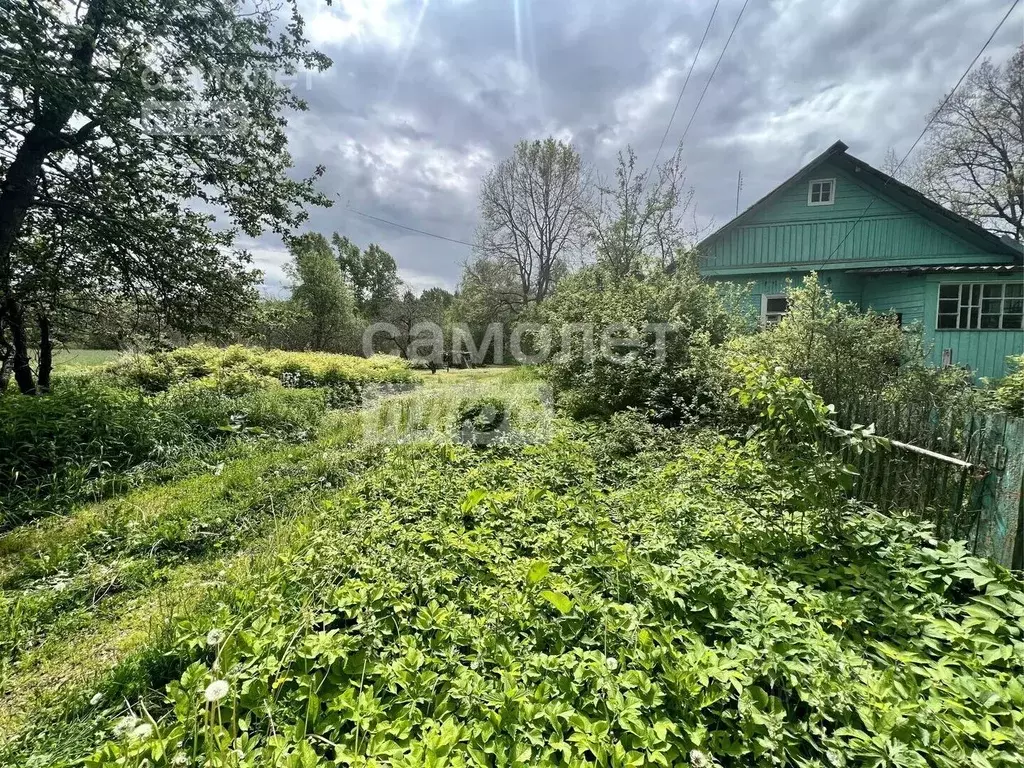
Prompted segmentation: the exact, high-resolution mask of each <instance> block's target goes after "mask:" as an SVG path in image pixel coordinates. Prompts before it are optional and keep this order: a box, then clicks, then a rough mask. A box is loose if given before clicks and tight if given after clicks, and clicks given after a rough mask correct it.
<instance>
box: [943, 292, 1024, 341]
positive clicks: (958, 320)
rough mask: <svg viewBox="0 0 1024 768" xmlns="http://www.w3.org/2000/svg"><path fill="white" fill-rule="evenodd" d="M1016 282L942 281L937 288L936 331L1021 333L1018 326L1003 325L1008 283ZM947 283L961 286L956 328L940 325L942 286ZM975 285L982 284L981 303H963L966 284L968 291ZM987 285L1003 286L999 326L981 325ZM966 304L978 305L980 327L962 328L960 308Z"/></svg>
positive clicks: (970, 305)
mask: <svg viewBox="0 0 1024 768" xmlns="http://www.w3.org/2000/svg"><path fill="white" fill-rule="evenodd" d="M1015 284H1016V282H1015V281H1006V282H1002V281H995V280H993V281H990V282H987V283H979V282H973V283H971V282H962V281H961V282H942V283H939V285H938V287H937V288H936V289H935V331H936V333H942V332H944V331H954V332H955V331H970V332H977V331H997V332H1000V333H1020V329H1017V328H1003V327H1002V326H1003V316H1004V315H1005V314H1007V312H1006V303H1005V296H1006V286H1007V285H1015ZM947 285H955V286H958V287H959V296H958V297H957V300H956V302H957V305H956V327H955V328H940V327H939V318H940V317H942V288H943V287H944V286H947ZM975 285H980V286H982V289H981V297H980V298H979V299H978V301H979V303H978V304H977V305H975V304H972V303H968V304H961V301H962V299H963V289H964V286H968V291H970V290H971V289H973V287H974V286H975ZM986 285H1001V286H1003V291H1002V298H1003V300H1001V301H1000V304H999V326H998V327H997V328H982V327H981V309H982V307H983V306H985V288H984V286H986ZM965 306H966V307H973V306H977V307H978V327H976V328H961V327H960V310H961V309H962V308H963V307H965ZM947 314H949V313H947ZM1014 314H1016V313H1014Z"/></svg>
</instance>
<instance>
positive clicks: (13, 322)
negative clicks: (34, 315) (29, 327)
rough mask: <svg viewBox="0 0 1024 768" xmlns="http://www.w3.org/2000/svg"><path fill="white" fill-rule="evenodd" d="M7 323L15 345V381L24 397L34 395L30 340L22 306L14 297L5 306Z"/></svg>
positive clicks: (34, 386)
mask: <svg viewBox="0 0 1024 768" xmlns="http://www.w3.org/2000/svg"><path fill="white" fill-rule="evenodd" d="M5 309H6V313H7V323H8V324H9V325H10V327H11V342H12V343H13V344H14V380H15V381H16V382H17V383H18V389H19V390H21V394H23V395H34V394H35V393H36V385H35V381H34V377H33V376H32V366H31V365H29V358H28V339H27V338H26V336H25V316H24V313H23V312H22V309H21V306H20V305H19V304H18V302H17V301H15V300H14V298H13V297H9V298H8V299H7V302H6V304H5Z"/></svg>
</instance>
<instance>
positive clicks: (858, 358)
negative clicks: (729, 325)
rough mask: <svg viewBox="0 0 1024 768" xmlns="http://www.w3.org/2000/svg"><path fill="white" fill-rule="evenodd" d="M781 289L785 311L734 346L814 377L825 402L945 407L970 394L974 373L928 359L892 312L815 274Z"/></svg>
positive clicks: (916, 334)
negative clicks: (863, 303) (840, 297)
mask: <svg viewBox="0 0 1024 768" xmlns="http://www.w3.org/2000/svg"><path fill="white" fill-rule="evenodd" d="M786 293H787V296H788V297H789V312H788V314H786V316H785V317H783V318H782V320H781V321H780V322H779V323H778V324H777V325H775V326H773V327H770V328H766V329H764V330H762V331H760V332H759V333H755V334H753V335H750V336H745V337H740V338H738V339H737V340H736V341H735V342H733V349H734V350H735V351H737V352H738V353H739V354H741V355H745V356H747V357H752V358H756V359H758V360H761V361H763V362H764V363H765V364H766V365H768V366H770V367H774V366H779V367H781V368H782V369H783V370H784V371H786V373H788V374H789V375H791V376H799V377H801V378H803V379H805V380H807V381H809V382H811V383H812V384H813V386H814V389H815V391H816V392H817V393H818V394H820V395H821V396H822V397H823V398H824V399H825V401H826V402H829V403H836V404H839V403H851V402H856V401H857V400H859V399H864V398H866V399H869V400H882V401H885V402H889V403H900V404H913V405H915V406H921V405H924V406H943V407H948V406H953V405H954V404H957V403H959V404H968V403H969V402H971V401H972V398H973V389H972V387H971V379H970V377H969V375H967V374H966V373H965V372H964V371H963V370H962V369H958V368H945V369H941V368H934V367H932V366H931V365H930V364H928V362H927V361H926V359H925V350H924V348H923V343H922V338H921V331H920V329H919V328H918V329H909V330H905V329H901V328H900V326H899V325H898V324H897V323H896V322H895V318H894V317H892V316H889V315H880V314H878V313H875V312H873V311H871V310H869V311H867V312H861V311H860V309H858V308H857V307H856V306H855V305H853V304H848V303H843V302H839V301H836V300H835V298H833V296H832V292H831V291H830V290H829V289H827V288H825V287H823V286H822V285H821V283H820V282H819V280H818V276H817V275H816V274H814V273H812V274H810V275H808V276H807V277H806V278H804V281H803V283H802V285H800V286H792V285H791V286H788V288H787V290H786Z"/></svg>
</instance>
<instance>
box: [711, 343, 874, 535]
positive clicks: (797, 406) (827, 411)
mask: <svg viewBox="0 0 1024 768" xmlns="http://www.w3.org/2000/svg"><path fill="white" fill-rule="evenodd" d="M731 367H732V371H733V373H734V374H735V375H736V376H737V378H738V380H739V383H738V384H737V385H736V386H735V387H734V388H733V389H732V390H731V394H732V396H733V397H734V398H736V401H737V403H738V404H739V406H740V408H741V409H742V411H743V414H742V415H743V416H744V417H745V420H746V422H747V424H748V425H749V427H748V429H747V432H746V438H747V440H748V441H753V442H754V443H755V447H756V449H757V450H758V452H759V453H760V454H761V455H762V458H763V459H764V461H765V463H766V467H765V468H766V470H767V471H766V472H765V473H764V474H763V475H761V476H760V480H761V482H762V483H764V482H767V483H768V484H769V488H768V489H767V490H768V491H769V492H768V499H770V502H769V507H770V508H769V509H767V510H764V514H765V522H766V523H768V524H769V526H770V527H773V528H776V529H785V530H786V531H787V532H789V533H796V534H806V533H834V532H835V531H836V530H837V529H838V527H839V526H840V524H841V523H842V521H843V519H844V517H845V516H846V513H847V512H848V511H849V510H850V507H851V502H850V500H849V499H848V496H847V495H848V492H849V491H850V489H851V488H852V486H853V480H854V478H855V477H856V476H857V472H856V469H855V468H854V467H853V465H851V464H848V463H846V461H844V456H854V455H858V454H860V453H861V452H863V451H875V450H878V449H879V448H888V445H889V444H888V441H887V440H885V439H884V438H881V437H878V436H877V435H875V434H874V426H873V425H871V426H867V427H865V426H862V425H858V424H855V425H853V428H852V429H850V430H844V429H841V428H840V427H839V426H838V424H837V423H836V421H835V419H834V415H835V407H834V406H832V405H826V404H825V401H824V400H822V399H821V397H820V396H819V395H818V394H816V393H815V392H814V390H812V389H811V387H810V385H808V384H807V382H805V381H804V380H803V379H801V378H799V377H797V376H788V375H786V373H785V372H784V371H783V370H782V368H779V367H769V366H767V365H764V364H763V363H759V362H755V361H751V360H749V359H738V360H734V361H733V362H732V364H731Z"/></svg>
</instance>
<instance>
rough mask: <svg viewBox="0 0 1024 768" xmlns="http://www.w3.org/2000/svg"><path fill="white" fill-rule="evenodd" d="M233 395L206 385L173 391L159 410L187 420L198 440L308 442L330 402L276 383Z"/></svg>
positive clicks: (319, 395)
mask: <svg viewBox="0 0 1024 768" xmlns="http://www.w3.org/2000/svg"><path fill="white" fill-rule="evenodd" d="M270 382H271V383H270V385H264V386H261V387H258V388H254V389H250V390H248V391H239V392H238V394H236V395H232V394H229V393H228V392H226V391H224V390H221V389H219V388H218V387H217V386H216V385H215V384H214V383H213V382H209V383H208V382H207V381H206V380H202V381H194V382H186V383H183V384H178V385H175V386H173V387H171V389H170V390H168V391H167V392H166V393H163V394H162V395H160V396H158V398H157V404H156V407H157V408H167V409H169V410H171V411H173V412H175V413H177V414H179V415H180V416H181V418H182V419H184V420H185V422H186V423H187V424H188V428H189V430H190V431H191V432H192V433H193V435H195V436H196V437H197V438H198V439H201V440H204V441H211V440H216V439H222V438H224V437H225V436H226V433H243V434H249V435H263V434H271V435H273V436H275V437H282V438H289V439H295V438H302V437H305V436H307V435H308V433H309V432H310V431H311V430H312V429H313V428H314V427H315V426H316V425H317V424H318V423H319V422H320V420H321V418H322V416H323V413H324V411H325V410H326V408H327V402H326V401H327V397H326V394H325V393H324V392H323V391H320V390H289V389H286V388H284V387H283V386H281V384H280V383H278V382H277V381H274V380H273V379H271V380H270Z"/></svg>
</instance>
